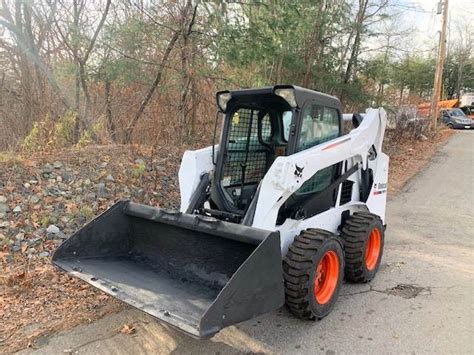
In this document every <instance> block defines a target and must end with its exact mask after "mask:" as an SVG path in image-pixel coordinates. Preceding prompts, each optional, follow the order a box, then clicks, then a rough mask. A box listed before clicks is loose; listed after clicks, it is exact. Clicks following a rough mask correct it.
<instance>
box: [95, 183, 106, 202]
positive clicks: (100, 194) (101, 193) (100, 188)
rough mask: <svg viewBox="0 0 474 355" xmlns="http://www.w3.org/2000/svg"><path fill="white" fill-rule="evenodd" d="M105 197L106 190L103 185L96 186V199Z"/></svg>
mask: <svg viewBox="0 0 474 355" xmlns="http://www.w3.org/2000/svg"><path fill="white" fill-rule="evenodd" d="M106 196H107V190H106V188H105V184H104V183H103V182H100V183H98V184H97V198H105V197H106Z"/></svg>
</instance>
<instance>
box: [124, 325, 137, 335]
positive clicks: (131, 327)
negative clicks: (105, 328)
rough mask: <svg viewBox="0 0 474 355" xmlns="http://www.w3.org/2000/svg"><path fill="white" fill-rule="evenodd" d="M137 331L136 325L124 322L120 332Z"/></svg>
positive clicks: (132, 332)
mask: <svg viewBox="0 0 474 355" xmlns="http://www.w3.org/2000/svg"><path fill="white" fill-rule="evenodd" d="M136 331H137V330H136V329H135V327H134V326H133V325H131V324H124V325H123V327H122V329H120V333H122V334H135V333H136Z"/></svg>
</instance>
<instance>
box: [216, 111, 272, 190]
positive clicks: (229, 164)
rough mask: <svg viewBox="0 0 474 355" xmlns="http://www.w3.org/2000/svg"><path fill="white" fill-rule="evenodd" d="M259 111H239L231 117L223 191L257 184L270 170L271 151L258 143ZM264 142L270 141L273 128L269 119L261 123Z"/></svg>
mask: <svg viewBox="0 0 474 355" xmlns="http://www.w3.org/2000/svg"><path fill="white" fill-rule="evenodd" d="M258 114H259V111H258V110H251V109H240V110H238V111H237V112H235V113H234V115H233V116H232V119H231V120H232V121H231V124H230V132H229V140H228V143H227V155H226V157H225V161H224V167H223V175H222V185H223V187H229V186H235V185H240V184H242V176H243V174H242V172H243V170H244V169H243V168H244V167H245V178H244V180H245V181H244V184H252V183H258V182H260V180H261V179H262V178H263V176H264V175H265V173H266V171H267V169H268V147H266V146H265V145H263V144H261V143H260V142H259V139H258ZM261 126H262V127H261V130H262V140H263V141H270V140H271V124H270V119H269V117H268V116H264V117H263V118H262V122H261Z"/></svg>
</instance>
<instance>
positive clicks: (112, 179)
mask: <svg viewBox="0 0 474 355" xmlns="http://www.w3.org/2000/svg"><path fill="white" fill-rule="evenodd" d="M105 180H107V181H115V179H114V177H113V176H112V175H110V174H109V175H107V177H106V178H105Z"/></svg>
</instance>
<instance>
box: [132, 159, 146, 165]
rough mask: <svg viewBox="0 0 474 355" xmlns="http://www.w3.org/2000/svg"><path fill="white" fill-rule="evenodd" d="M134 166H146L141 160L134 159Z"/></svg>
mask: <svg viewBox="0 0 474 355" xmlns="http://www.w3.org/2000/svg"><path fill="white" fill-rule="evenodd" d="M135 164H137V165H146V163H145V161H144V160H143V159H140V158H139V159H135Z"/></svg>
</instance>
